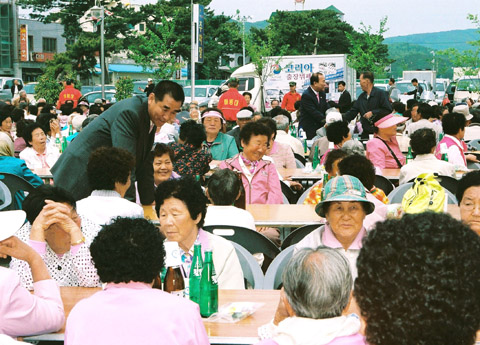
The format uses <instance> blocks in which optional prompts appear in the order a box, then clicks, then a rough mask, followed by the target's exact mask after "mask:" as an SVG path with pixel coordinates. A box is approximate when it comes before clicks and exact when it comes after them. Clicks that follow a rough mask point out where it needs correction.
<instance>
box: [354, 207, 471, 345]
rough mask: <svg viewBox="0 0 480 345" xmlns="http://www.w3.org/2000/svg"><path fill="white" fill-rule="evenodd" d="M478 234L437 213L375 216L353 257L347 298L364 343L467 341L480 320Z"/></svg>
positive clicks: (464, 343)
mask: <svg viewBox="0 0 480 345" xmlns="http://www.w3.org/2000/svg"><path fill="white" fill-rule="evenodd" d="M479 253H480V237H479V236H478V235H477V234H476V233H475V232H473V231H471V230H470V229H469V228H468V227H467V226H466V225H464V224H462V223H461V222H460V221H458V220H456V219H453V218H452V217H451V216H450V215H448V214H445V213H433V212H425V213H419V214H406V215H404V216H403V217H402V218H400V219H398V220H397V219H389V220H386V221H384V222H378V223H376V225H375V228H374V229H372V230H370V232H369V233H368V235H367V237H366V238H365V239H364V241H363V247H362V250H361V251H360V255H359V256H358V259H357V268H358V277H357V279H356V280H355V289H354V297H355V299H356V301H357V302H358V306H359V307H360V310H361V314H362V316H363V317H364V318H365V320H367V326H366V330H365V335H366V342H367V343H368V344H375V345H386V344H388V345H390V344H424V345H430V344H431V345H434V344H435V345H437V344H455V345H457V344H458V345H467V344H473V343H474V342H475V333H476V331H477V330H478V325H479V324H480V255H479Z"/></svg>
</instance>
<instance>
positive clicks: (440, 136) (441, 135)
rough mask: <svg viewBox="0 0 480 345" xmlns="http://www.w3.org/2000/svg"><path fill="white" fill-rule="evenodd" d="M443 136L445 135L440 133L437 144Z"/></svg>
mask: <svg viewBox="0 0 480 345" xmlns="http://www.w3.org/2000/svg"><path fill="white" fill-rule="evenodd" d="M444 136H445V134H444V133H443V132H442V133H440V135H439V136H438V142H441V141H442V139H443V137H444Z"/></svg>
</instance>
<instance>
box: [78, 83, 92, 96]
mask: <svg viewBox="0 0 480 345" xmlns="http://www.w3.org/2000/svg"><path fill="white" fill-rule="evenodd" d="M93 87H94V86H93V85H82V86H81V87H80V92H81V93H82V95H85V94H87V93H89V92H92V91H93Z"/></svg>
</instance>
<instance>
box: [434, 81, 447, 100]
mask: <svg viewBox="0 0 480 345" xmlns="http://www.w3.org/2000/svg"><path fill="white" fill-rule="evenodd" d="M447 87H448V81H447V80H446V79H437V81H436V82H435V94H436V99H435V101H436V102H437V103H438V104H440V103H442V101H443V98H444V97H445V91H446V90H447Z"/></svg>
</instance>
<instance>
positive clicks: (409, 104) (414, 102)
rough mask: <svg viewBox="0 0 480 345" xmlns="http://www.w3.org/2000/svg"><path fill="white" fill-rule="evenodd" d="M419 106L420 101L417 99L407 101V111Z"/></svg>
mask: <svg viewBox="0 0 480 345" xmlns="http://www.w3.org/2000/svg"><path fill="white" fill-rule="evenodd" d="M416 105H418V101H417V100H416V99H413V98H411V99H409V100H407V109H413V107H414V106H416Z"/></svg>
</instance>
